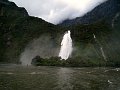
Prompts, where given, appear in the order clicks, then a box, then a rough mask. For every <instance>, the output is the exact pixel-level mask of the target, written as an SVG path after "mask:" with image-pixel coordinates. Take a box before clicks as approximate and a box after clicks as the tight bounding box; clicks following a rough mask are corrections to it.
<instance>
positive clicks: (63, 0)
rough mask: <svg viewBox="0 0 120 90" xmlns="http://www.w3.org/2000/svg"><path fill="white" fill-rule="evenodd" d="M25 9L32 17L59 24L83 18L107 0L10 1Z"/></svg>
mask: <svg viewBox="0 0 120 90" xmlns="http://www.w3.org/2000/svg"><path fill="white" fill-rule="evenodd" d="M9 1H13V2H15V3H16V4H17V5H18V6H19V7H24V8H25V9H26V10H27V12H28V14H29V15H30V16H35V17H39V18H42V19H44V20H45V21H47V22H50V23H53V24H59V23H61V22H62V21H64V20H67V19H69V20H70V19H74V18H76V17H82V16H84V15H85V14H86V13H88V12H90V11H91V10H93V9H94V8H95V7H96V6H98V5H100V4H101V3H103V2H105V1H107V0H9Z"/></svg>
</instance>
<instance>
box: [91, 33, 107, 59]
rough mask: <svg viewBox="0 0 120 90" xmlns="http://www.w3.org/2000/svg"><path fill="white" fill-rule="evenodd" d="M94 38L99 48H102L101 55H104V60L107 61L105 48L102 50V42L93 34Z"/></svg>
mask: <svg viewBox="0 0 120 90" xmlns="http://www.w3.org/2000/svg"><path fill="white" fill-rule="evenodd" d="M93 37H94V39H95V41H96V42H97V43H98V44H99V46H100V51H101V54H102V56H103V58H104V60H105V61H107V57H106V55H105V52H104V50H103V48H102V45H101V44H100V42H99V41H98V39H97V38H96V36H95V34H93Z"/></svg>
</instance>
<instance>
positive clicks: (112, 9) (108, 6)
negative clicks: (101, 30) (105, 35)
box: [60, 0, 120, 26]
mask: <svg viewBox="0 0 120 90" xmlns="http://www.w3.org/2000/svg"><path fill="white" fill-rule="evenodd" d="M117 13H120V1H119V0H108V1H107V2H105V3H103V4H101V5H99V6H98V7H96V8H95V9H94V10H92V11H91V12H88V13H87V14H86V15H85V16H83V17H77V18H76V19H73V20H65V21H63V22H62V23H61V24H60V25H61V26H70V25H77V24H91V23H94V22H97V21H100V20H102V19H103V20H106V21H107V22H111V21H112V19H113V18H114V17H115V15H116V14H117Z"/></svg>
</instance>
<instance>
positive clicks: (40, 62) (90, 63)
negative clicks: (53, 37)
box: [32, 56, 120, 67]
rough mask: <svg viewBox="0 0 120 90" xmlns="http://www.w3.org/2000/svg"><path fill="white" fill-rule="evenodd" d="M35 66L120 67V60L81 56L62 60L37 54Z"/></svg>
mask: <svg viewBox="0 0 120 90" xmlns="http://www.w3.org/2000/svg"><path fill="white" fill-rule="evenodd" d="M32 65H34V66H63V67H120V62H114V61H104V60H103V59H99V60H91V59H86V58H81V57H74V58H69V59H67V60H61V59H60V58H59V57H51V58H46V59H43V58H41V57H40V56H36V57H35V58H34V59H33V60H32Z"/></svg>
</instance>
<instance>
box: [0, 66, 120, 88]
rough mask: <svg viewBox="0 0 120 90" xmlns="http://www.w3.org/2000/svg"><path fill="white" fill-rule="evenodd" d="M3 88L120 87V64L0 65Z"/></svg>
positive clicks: (0, 83)
mask: <svg viewBox="0 0 120 90" xmlns="http://www.w3.org/2000/svg"><path fill="white" fill-rule="evenodd" d="M0 90H120V68H64V67H22V66H16V65H0Z"/></svg>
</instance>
